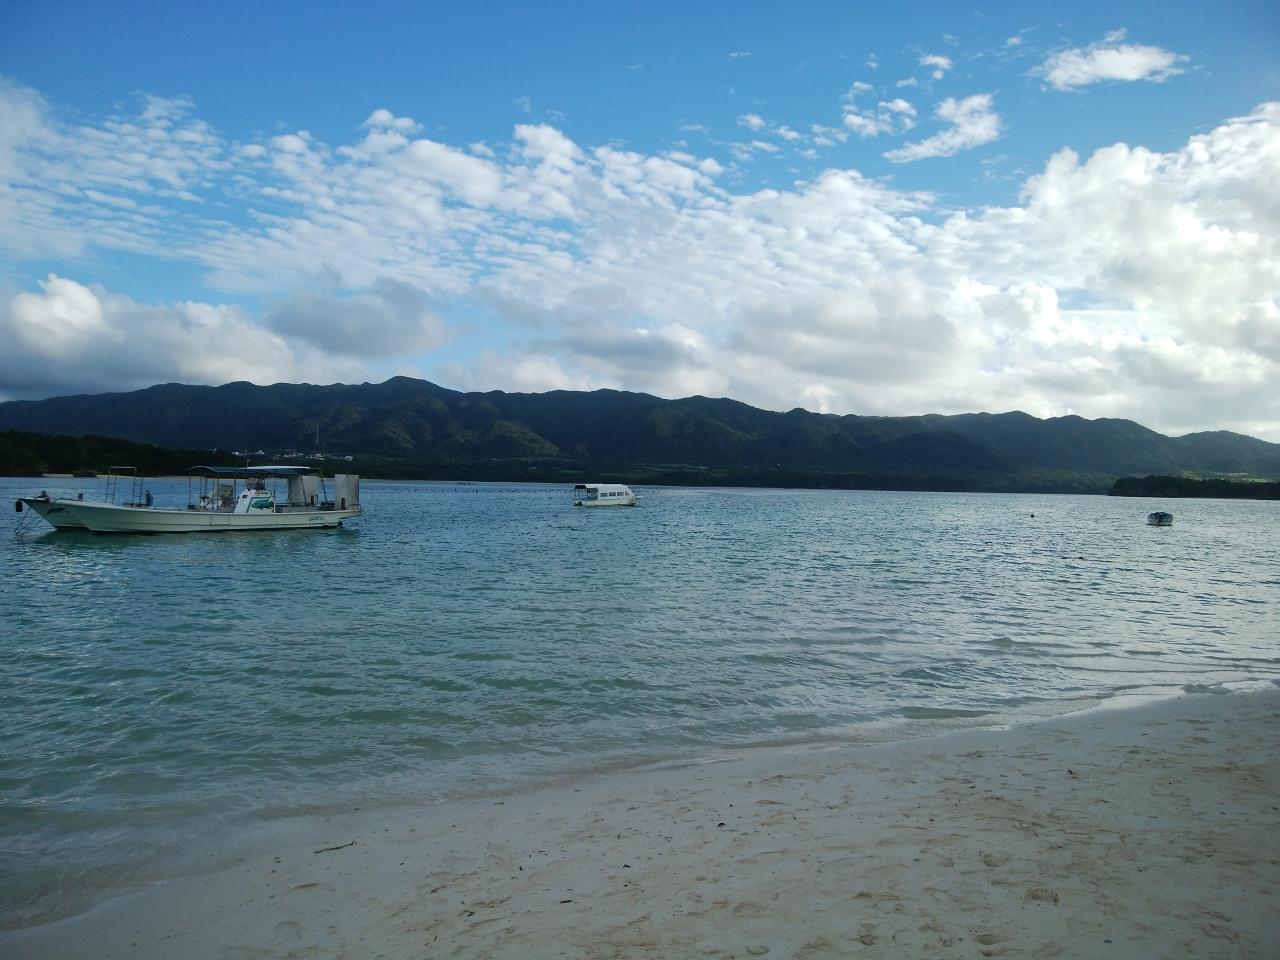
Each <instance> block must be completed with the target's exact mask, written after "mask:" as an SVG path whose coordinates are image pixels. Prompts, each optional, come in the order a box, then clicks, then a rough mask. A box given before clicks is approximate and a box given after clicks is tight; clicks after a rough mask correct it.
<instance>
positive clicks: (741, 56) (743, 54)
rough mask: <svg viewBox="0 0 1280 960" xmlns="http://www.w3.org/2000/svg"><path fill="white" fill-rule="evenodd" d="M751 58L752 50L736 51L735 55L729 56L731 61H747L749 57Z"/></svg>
mask: <svg viewBox="0 0 1280 960" xmlns="http://www.w3.org/2000/svg"><path fill="white" fill-rule="evenodd" d="M749 56H751V51H750V50H735V51H734V52H733V53H731V54H729V59H730V60H745V59H747V57H749Z"/></svg>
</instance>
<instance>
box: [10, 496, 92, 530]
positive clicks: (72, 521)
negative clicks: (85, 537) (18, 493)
mask: <svg viewBox="0 0 1280 960" xmlns="http://www.w3.org/2000/svg"><path fill="white" fill-rule="evenodd" d="M21 502H22V503H25V504H26V505H27V508H28V509H30V510H33V511H35V512H36V513H38V514H39V515H40V516H41V517H42V518H43V519H44V520H46V521H47V522H48V523H50V524H52V525H53V526H54V527H56V528H57V529H59V530H83V529H84V528H85V526H84V524H83V523H81V522H80V521H79V520H77V519H76V518H75V516H73V515H72V513H71V511H70V510H68V509H67V507H68V505H75V504H77V503H79V502H80V501H79V500H50V499H47V498H45V497H22V498H21Z"/></svg>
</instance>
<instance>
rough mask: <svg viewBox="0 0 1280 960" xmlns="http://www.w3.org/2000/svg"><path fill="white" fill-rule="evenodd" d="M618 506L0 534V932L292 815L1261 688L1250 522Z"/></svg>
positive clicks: (1272, 637) (485, 505)
mask: <svg viewBox="0 0 1280 960" xmlns="http://www.w3.org/2000/svg"><path fill="white" fill-rule="evenodd" d="M100 486H101V485H100V482H99V481H78V480H77V481H72V480H65V481H59V480H43V481H31V480H0V494H2V495H3V499H4V501H5V502H6V503H8V502H11V501H12V500H13V498H14V497H16V496H19V495H29V494H32V493H34V492H37V488H39V487H45V488H48V489H49V490H50V491H51V492H53V493H54V494H55V495H57V494H60V493H74V492H75V491H80V490H83V491H86V495H88V496H93V497H96V496H99V495H100ZM149 486H150V487H151V489H153V490H154V491H155V494H156V499H157V502H158V503H159V504H160V505H165V504H167V503H176V502H178V501H179V500H180V499H181V498H183V497H185V494H186V482H185V481H154V482H151V483H150V484H149ZM640 492H641V494H642V500H641V506H640V507H638V508H636V509H634V510H629V509H620V510H582V509H577V510H575V509H573V508H572V507H571V506H570V505H569V492H568V490H567V489H566V488H564V487H539V486H532V485H514V486H513V485H485V484H477V485H457V484H427V483H416V484H410V483H370V482H366V483H365V484H364V488H363V499H364V504H365V509H366V515H365V516H364V517H363V518H361V519H360V520H357V521H355V522H353V523H351V524H350V525H349V527H348V528H347V529H343V530H338V531H331V532H321V531H300V532H288V533H259V534H235V535H226V534H224V535H216V534H190V535H169V536H161V537H128V536H115V537H112V536H95V535H92V534H88V533H53V532H48V533H46V532H45V531H46V530H48V528H47V527H46V526H44V525H43V524H42V523H40V524H38V525H37V526H33V527H29V528H28V530H27V532H26V533H25V534H24V535H23V536H21V537H14V536H13V535H12V534H11V533H10V532H8V531H7V530H6V531H2V532H3V539H0V622H2V623H3V628H2V632H3V638H2V640H0V642H2V643H3V655H2V656H0V744H2V745H3V747H2V751H0V922H2V923H3V925H7V926H13V925H18V924H24V923H30V922H35V921H38V920H40V919H46V918H48V917H51V916H56V915H58V914H59V913H65V912H67V911H69V910H74V909H79V908H82V907H83V906H84V905H85V904H86V903H88V902H90V901H91V899H92V898H93V897H94V896H95V895H99V894H100V893H101V892H102V891H104V890H108V889H111V888H114V887H116V886H118V885H120V884H127V883H130V882H142V881H145V880H147V879H149V878H153V877H155V876H160V875H163V874H164V872H165V871H166V870H178V869H182V864H183V863H184V862H189V861H190V860H191V858H192V857H193V856H194V851H196V850H197V849H200V848H202V847H204V848H210V847H215V846H217V845H218V844H219V843H221V842H222V841H223V840H224V839H225V838H228V837H233V836H235V835H236V834H237V833H238V832H242V831H243V828H244V827H245V826H246V825H249V824H260V823H262V822H263V821H264V820H265V819H267V818H271V817H278V816H282V815H287V814H289V813H293V812H302V811H325V810H339V809H350V808H351V807H352V806H364V807H367V806H369V805H374V804H392V803H399V802H422V801H424V800H426V801H433V800H435V799H437V798H441V797H451V796H457V795H462V794H466V793H469V792H483V791H485V790H495V789H503V788H507V787H510V786H512V785H514V784H519V783H523V782H528V781H530V780H533V779H537V778H541V777H552V776H559V775H567V774H574V773H578V772H584V771H590V770H592V769H600V768H602V767H607V766H610V765H616V764H620V763H632V762H644V761H650V760H657V759H664V758H670V757H697V756H706V755H711V754H715V753H717V752H723V751H726V750H732V749H734V748H741V747H745V746H749V745H757V744H764V743H774V742H786V741H794V740H811V739H821V738H837V739H838V738H846V737H860V736H866V735H875V736H877V737H885V736H889V737H892V736H896V735H900V734H901V733H903V732H904V731H905V730H907V728H908V727H910V726H911V725H912V724H915V725H917V726H919V725H921V724H927V723H928V722H931V721H939V720H942V721H949V722H1002V721H1005V720H1008V719H1016V718H1018V717H1023V716H1034V715H1037V714H1044V713H1055V712H1059V711H1061V710H1063V709H1065V708H1068V707H1070V706H1086V705H1089V704H1091V703H1094V702H1097V701H1098V700H1100V699H1106V698H1111V697H1114V696H1116V695H1117V694H1123V693H1166V692H1171V691H1177V690H1180V689H1182V688H1184V687H1189V688H1191V689H1193V690H1205V689H1211V688H1214V687H1215V686H1217V685H1221V684H1226V685H1229V686H1240V685H1248V684H1252V683H1265V682H1268V681H1270V680H1272V679H1273V678H1276V677H1280V505H1277V504H1275V503H1261V502H1231V501H1180V502H1174V503H1173V504H1172V505H1171V504H1170V503H1169V502H1168V501H1145V500H1129V499H1115V498H1105V497H1066V496H1063V497H1051V496H1008V495H973V494H918V493H882V492H837V491H774V490H708V489H649V490H642V491H640ZM6 509H10V510H11V509H12V508H11V507H8V506H6ZM1155 509H1172V510H1173V512H1174V514H1175V517H1176V520H1175V525H1174V526H1173V527H1171V528H1154V527H1148V526H1146V525H1145V523H1144V518H1145V515H1146V513H1147V512H1148V511H1150V510H1155ZM10 516H11V518H12V519H11V523H13V524H16V522H17V520H18V519H19V518H18V517H17V516H16V515H14V514H10Z"/></svg>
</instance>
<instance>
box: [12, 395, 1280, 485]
mask: <svg viewBox="0 0 1280 960" xmlns="http://www.w3.org/2000/svg"><path fill="white" fill-rule="evenodd" d="M0 429H13V430H25V431H33V432H39V433H63V434H98V435H103V436H117V437H122V438H125V439H129V440H134V441H139V442H147V443H156V444H163V445H167V446H183V447H197V448H205V449H209V448H215V447H216V448H223V449H227V450H242V451H256V450H263V451H267V452H270V453H278V452H284V451H289V450H296V451H299V452H311V451H315V450H317V449H319V450H322V451H324V452H325V453H328V454H330V455H352V456H355V457H358V458H375V459H376V460H377V461H379V462H382V463H383V464H384V465H385V466H386V467H387V472H388V473H392V474H396V475H406V473H408V474H412V475H429V476H465V475H468V473H469V472H470V473H471V474H473V475H476V476H480V475H484V476H492V475H494V474H495V473H496V474H498V475H499V478H506V479H517V478H523V477H525V476H528V475H530V474H532V475H546V474H547V473H548V472H550V473H552V474H556V475H559V474H562V473H563V474H565V475H569V474H573V475H579V476H582V475H586V474H592V475H598V474H600V472H601V471H609V470H614V471H623V472H628V473H631V474H633V475H634V473H635V472H636V468H639V467H644V470H641V471H639V472H640V473H643V474H644V475H646V476H651V477H661V478H666V479H671V478H682V482H697V481H698V478H699V477H706V478H709V480H710V482H744V479H743V478H751V479H750V480H749V481H746V482H753V483H755V482H765V483H769V482H774V483H778V484H791V483H796V484H797V485H806V486H810V485H832V486H860V485H872V486H902V487H905V488H908V489H917V488H918V489H935V488H939V483H941V484H942V488H947V489H1001V490H1005V489H1045V490H1052V489H1063V490H1093V491H1097V492H1105V491H1106V490H1107V489H1108V488H1109V486H1110V483H1111V481H1112V480H1113V479H1114V478H1116V477H1118V476H1123V475H1129V474H1145V473H1162V474H1177V473H1183V472H1191V473H1200V474H1215V473H1232V472H1236V473H1249V474H1253V475H1260V476H1269V477H1280V445H1277V444H1271V443H1265V442H1263V441H1261V440H1257V439H1254V438H1252V437H1246V436H1242V435H1240V434H1232V433H1225V432H1219V433H1201V434H1193V435H1191V436H1187V437H1178V438H1173V437H1167V436H1164V435H1162V434H1159V433H1156V432H1154V431H1152V430H1148V429H1147V428H1145V427H1143V426H1141V425H1139V424H1137V423H1133V422H1132V421H1128V420H1085V419H1082V418H1080V417H1058V418H1054V419H1050V420H1040V419H1037V418H1035V417H1032V416H1029V415H1027V414H1025V413H1017V412H1015V413H1003V414H962V415H957V416H938V415H930V416H920V417H860V416H852V415H850V416H835V415H831V414H815V413H809V412H807V411H804V410H799V409H797V410H792V411H789V412H787V413H775V412H772V411H766V410H759V409H757V408H755V407H751V406H748V405H746V404H744V403H739V402H737V401H735V400H727V399H708V398H706V397H689V398H686V399H682V400H662V399H659V398H657V397H653V396H649V395H647V394H640V393H625V392H620V391H616V390H597V391H594V392H590V393H582V392H571V391H551V392H549V393H541V394H523V393H503V392H501V391H493V392H489V393H460V392H458V391H454V390H446V389H444V388H442V387H439V386H436V385H435V384H432V383H429V382H427V381H424V380H415V379H411V378H408V377H394V378H392V379H390V380H388V381H386V382H385V383H378V384H368V383H366V384H359V385H342V384H334V385H330V386H314V385H311V384H287V383H282V384H275V385H273V386H269V387H259V386H254V385H253V384H249V383H229V384H226V385H224V386H220V387H203V386H184V385H181V384H162V385H160V386H155V387H149V388H147V389H145V390H138V391H135V392H132V393H116V394H102V395H98V396H73V397H57V398H53V399H49V400H40V401H12V402H8V403H2V404H0ZM317 433H318V436H319V444H318V445H317ZM503 464H505V466H503ZM538 471H542V473H541V474H539V473H538ZM691 478H692V479H691ZM797 478H798V479H797Z"/></svg>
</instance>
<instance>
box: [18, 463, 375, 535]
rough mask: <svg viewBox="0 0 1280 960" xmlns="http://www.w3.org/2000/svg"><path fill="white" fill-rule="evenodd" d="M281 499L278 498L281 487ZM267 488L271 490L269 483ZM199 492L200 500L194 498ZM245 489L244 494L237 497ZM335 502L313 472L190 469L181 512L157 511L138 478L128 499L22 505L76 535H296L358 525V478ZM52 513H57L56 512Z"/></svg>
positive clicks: (349, 477) (341, 482) (341, 486)
mask: <svg viewBox="0 0 1280 960" xmlns="http://www.w3.org/2000/svg"><path fill="white" fill-rule="evenodd" d="M281 480H284V481H285V495H284V496H283V497H281V496H279V494H280V491H279V489H278V487H279V481H281ZM268 481H272V485H271V487H270V488H268V485H267V482H268ZM197 485H198V493H197V492H196V490H197ZM241 488H243V489H241ZM332 492H333V496H332V499H330V498H329V497H328V491H327V490H326V488H325V481H324V479H323V478H322V477H320V476H319V475H318V474H317V473H316V472H315V470H313V469H312V468H310V467H295V466H261V467H203V466H202V467H192V468H191V470H190V471H189V472H188V485H187V493H188V496H187V504H186V506H185V507H173V508H167V507H157V506H154V501H153V498H152V496H151V492H150V491H146V493H145V494H144V493H143V491H142V484H141V478H137V480H136V483H135V485H134V492H133V496H132V499H131V500H130V501H129V502H125V503H116V502H115V498H114V496H109V497H108V498H107V499H106V500H102V501H94V500H84V499H78V500H53V499H46V498H47V495H46V498H41V497H33V498H29V499H25V500H21V501H19V505H21V504H23V503H25V504H28V505H30V506H31V508H32V509H33V510H35V511H36V512H37V513H39V514H40V515H41V516H42V517H44V518H45V519H46V520H48V521H49V522H50V523H52V524H53V525H54V526H56V527H64V528H65V527H80V528H84V529H88V530H92V531H93V532H94V533H196V532H201V531H204V532H232V531H246V530H298V529H305V528H317V527H320V528H323V527H337V526H341V524H342V521H343V520H347V519H350V518H352V517H358V516H360V514H361V512H362V511H361V508H360V478H359V477H358V476H356V475H354V474H338V475H337V476H335V477H334V478H333V491H332ZM54 508H56V512H55V509H54Z"/></svg>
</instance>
